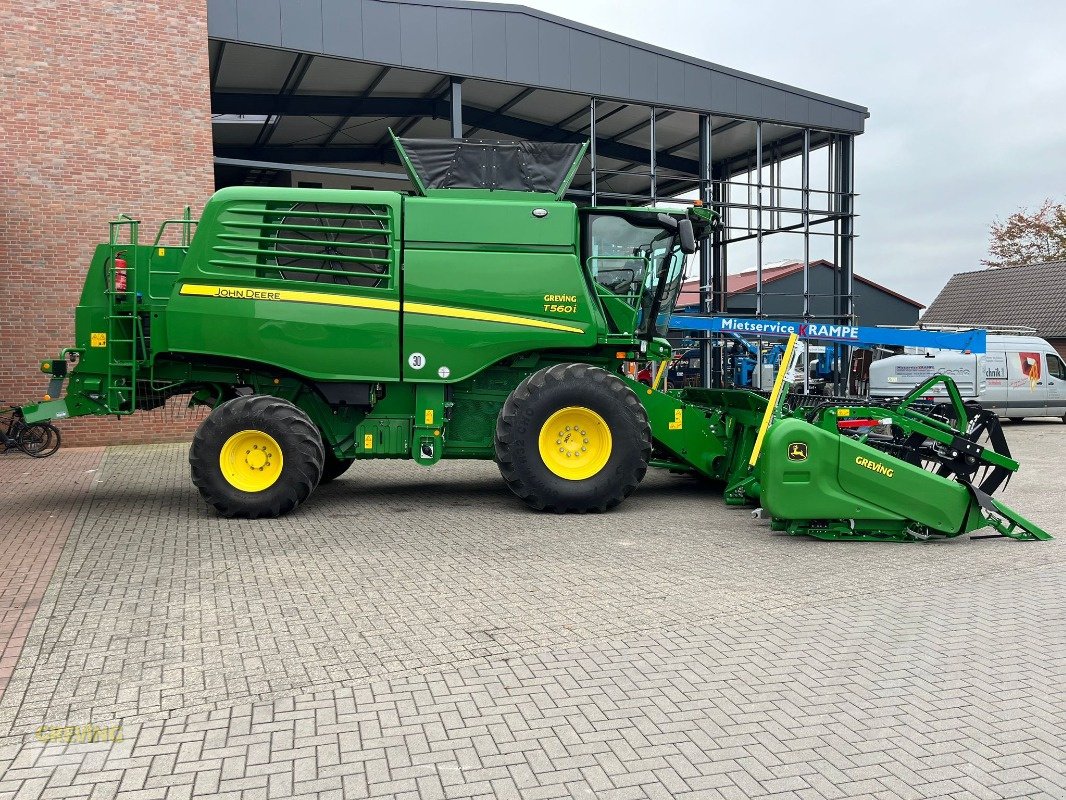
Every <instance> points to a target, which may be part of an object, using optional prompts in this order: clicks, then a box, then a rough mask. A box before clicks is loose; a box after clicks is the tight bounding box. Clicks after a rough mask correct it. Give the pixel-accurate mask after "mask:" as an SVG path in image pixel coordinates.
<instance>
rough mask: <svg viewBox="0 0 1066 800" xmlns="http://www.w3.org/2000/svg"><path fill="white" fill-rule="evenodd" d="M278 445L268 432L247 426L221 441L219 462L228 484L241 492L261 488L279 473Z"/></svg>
mask: <svg viewBox="0 0 1066 800" xmlns="http://www.w3.org/2000/svg"><path fill="white" fill-rule="evenodd" d="M282 463H283V459H282V457H281V447H279V446H278V443H277V441H276V440H275V439H274V437H273V436H271V435H270V434H269V433H263V432H262V431H255V430H247V431H240V432H239V433H235V434H233V435H232V436H231V437H229V438H228V439H227V440H226V443H225V444H224V445H222V451H221V452H220V453H219V454H218V465H219V467H221V468H222V477H223V478H225V479H226V481H227V482H228V483H229V485H230V486H232V487H234V488H235V489H240V490H241V491H242V492H262V491H265V490H266V489H269V488H270V487H271V486H273V485H274V483H275V482H276V481H277V479H278V478H280V477H281V467H282Z"/></svg>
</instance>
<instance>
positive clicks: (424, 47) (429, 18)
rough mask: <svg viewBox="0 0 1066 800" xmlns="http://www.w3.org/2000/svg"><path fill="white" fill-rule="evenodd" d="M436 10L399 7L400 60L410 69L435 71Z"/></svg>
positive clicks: (424, 7) (436, 63)
mask: <svg viewBox="0 0 1066 800" xmlns="http://www.w3.org/2000/svg"><path fill="white" fill-rule="evenodd" d="M437 32H438V28H437V9H435V8H433V7H432V6H412V5H403V6H400V60H401V62H403V65H404V66H405V67H411V68H412V69H437V68H438V65H439V63H440V62H439V59H438V58H437V42H438V35H437Z"/></svg>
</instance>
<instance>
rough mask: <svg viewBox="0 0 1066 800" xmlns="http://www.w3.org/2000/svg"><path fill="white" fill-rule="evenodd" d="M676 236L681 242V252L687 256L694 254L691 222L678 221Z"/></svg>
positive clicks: (694, 235) (685, 220)
mask: <svg viewBox="0 0 1066 800" xmlns="http://www.w3.org/2000/svg"><path fill="white" fill-rule="evenodd" d="M677 236H678V239H679V240H680V242H681V252H682V253H684V254H685V255H687V256H690V255H692V254H693V253H695V252H696V234H695V233H693V231H692V221H691V220H688V219H683V220H680V221H679V222H678V224H677Z"/></svg>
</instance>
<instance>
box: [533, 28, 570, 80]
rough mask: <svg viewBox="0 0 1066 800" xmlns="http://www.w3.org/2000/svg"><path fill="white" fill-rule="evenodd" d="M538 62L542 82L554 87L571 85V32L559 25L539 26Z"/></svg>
mask: <svg viewBox="0 0 1066 800" xmlns="http://www.w3.org/2000/svg"><path fill="white" fill-rule="evenodd" d="M537 60H538V61H539V62H540V82H541V83H548V84H551V85H553V86H561V85H563V84H566V85H567V86H569V84H570V31H568V30H566V29H565V28H561V27H560V26H558V25H548V24H546V23H543V22H542V23H540V24H539V25H538V26H537Z"/></svg>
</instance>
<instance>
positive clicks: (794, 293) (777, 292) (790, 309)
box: [726, 264, 920, 326]
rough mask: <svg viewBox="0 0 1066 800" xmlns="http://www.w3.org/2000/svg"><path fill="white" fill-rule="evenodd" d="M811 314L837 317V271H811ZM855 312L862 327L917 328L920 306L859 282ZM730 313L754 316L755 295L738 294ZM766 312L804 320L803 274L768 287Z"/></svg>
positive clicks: (816, 268) (730, 302) (733, 297)
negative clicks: (835, 286) (835, 287)
mask: <svg viewBox="0 0 1066 800" xmlns="http://www.w3.org/2000/svg"><path fill="white" fill-rule="evenodd" d="M809 285H810V292H811V299H810V308H811V315H812V316H813V317H815V318H817V319H821V320H827V319H829V318H831V317H832V316H833V315H834V313H835V312H834V310H833V272H832V271H831V270H830V269H828V268H826V267H824V266H818V265H813V264H812V265H811V271H810V283H809ZM854 296H855V312H856V315H857V317H858V323H857V324H859V325H870V326H875V325H894V326H907V325H915V324H917V322H918V312H919V310H920V309H919V307H918V306H916V305H914V304H913V303H908V302H907V301H906V300H902V299H900V298H899V297H896V296H895V295H892V294H889V293H888V292H886V291H884V290H882V289H879V288H878V287H876V286H871V285H870V284H868V283H865V282H864V281H859V280H857V281H855V286H854ZM726 305H727V308H728V310H729V311H731V312H733V313H736V314H744V313H752V312H753V311H754V309H755V292H754V291H748V292H738V293H737V294H733V295H730V296H729V298H728V301H727V304H726ZM763 313H765V314H766V315H767V316H768V317H770V318H780V319H802V318H803V275H802V273H798V272H797V273H794V274H792V275H787V276H785V277H784V278H779V279H777V280H775V281H771V282H769V283H767V284H765V287H764V295H763Z"/></svg>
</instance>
